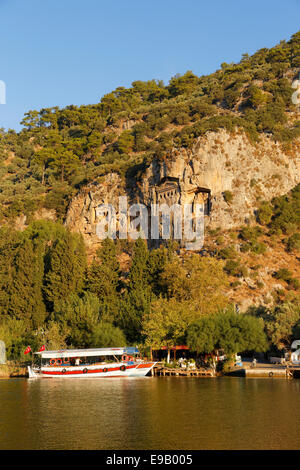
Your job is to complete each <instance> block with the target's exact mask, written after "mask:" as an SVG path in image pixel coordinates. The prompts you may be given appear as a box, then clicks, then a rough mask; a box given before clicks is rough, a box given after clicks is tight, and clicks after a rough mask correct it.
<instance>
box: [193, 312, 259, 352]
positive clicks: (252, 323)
mask: <svg viewBox="0 0 300 470" xmlns="http://www.w3.org/2000/svg"><path fill="white" fill-rule="evenodd" d="M187 344H188V345H189V346H190V348H191V349H193V350H195V351H197V352H200V353H214V352H215V351H216V350H218V349H222V350H224V352H225V354H228V355H231V354H235V353H237V352H244V351H256V352H263V351H266V350H267V347H268V342H267V337H266V334H265V332H264V323H263V321H262V320H260V319H257V318H254V317H252V316H250V315H244V314H241V315H238V314H236V313H231V312H224V313H218V314H215V315H210V316H203V317H201V318H199V319H198V320H197V321H196V322H195V323H194V324H192V325H191V326H190V327H189V328H188V331H187Z"/></svg>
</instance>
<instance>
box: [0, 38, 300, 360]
mask: <svg viewBox="0 0 300 470" xmlns="http://www.w3.org/2000/svg"><path fill="white" fill-rule="evenodd" d="M299 69H300V32H298V33H297V34H295V35H294V36H293V37H292V38H291V39H290V41H288V42H285V41H282V42H281V43H280V44H279V45H277V46H275V47H273V48H271V49H267V48H264V49H261V50H259V51H258V52H256V53H255V54H254V55H253V56H251V57H250V56H248V55H247V54H244V55H243V57H242V59H241V61H240V62H239V63H238V64H226V63H223V64H221V68H220V69H219V70H217V71H216V72H215V73H213V74H211V75H208V76H202V77H197V76H196V75H194V74H193V73H192V72H190V71H188V72H186V73H185V74H184V75H182V76H180V75H178V76H175V77H173V78H171V80H170V82H169V84H168V85H164V84H163V83H162V82H161V81H156V80H150V81H148V82H141V81H136V82H133V83H132V86H131V87H130V88H128V89H126V88H123V87H119V88H117V89H116V90H114V91H113V92H111V93H109V94H107V95H105V96H104V97H103V98H102V99H101V101H100V102H99V103H98V104H95V105H90V106H80V107H77V106H68V107H66V108H64V109H59V108H57V107H55V108H49V109H42V110H40V111H29V112H28V113H26V115H25V117H24V119H23V121H22V124H23V126H24V129H23V130H22V131H21V132H19V133H16V132H15V131H13V130H9V131H7V132H5V131H4V130H2V131H1V133H0V169H1V172H0V224H1V227H0V338H1V339H2V338H3V339H4V341H5V342H6V345H7V347H8V355H9V357H10V358H19V357H22V351H23V350H24V349H25V347H26V346H27V345H28V344H30V345H31V346H32V348H38V347H40V346H41V344H45V345H46V347H47V348H48V349H51V348H53V349H58V348H64V347H71V346H74V347H90V346H99V347H100V346H120V345H123V344H125V343H127V344H137V343H139V344H140V345H142V347H144V348H146V347H149V346H154V347H161V346H170V345H174V344H182V343H183V342H189V344H190V345H191V347H194V348H195V349H197V350H198V352H206V353H210V352H212V351H213V350H214V349H215V348H216V347H217V346H218V345H219V346H220V345H221V346H220V347H222V348H223V349H224V350H226V351H227V352H228V353H233V352H238V351H237V349H238V350H239V352H241V348H243V349H245V350H248V352H249V350H250V351H265V350H266V349H267V348H269V349H273V350H275V351H278V350H282V348H284V347H287V346H289V344H290V342H291V340H292V339H293V338H300V301H299V295H300V283H299V278H300V268H299V255H300V185H298V186H296V187H295V188H294V189H293V190H292V191H290V192H289V193H288V194H284V195H281V196H280V197H276V198H274V199H272V200H271V201H261V202H260V207H259V210H258V211H257V213H256V214H255V217H256V219H255V220H253V221H252V223H251V224H250V223H249V224H248V225H245V226H242V227H239V228H236V229H231V230H222V231H221V230H218V229H216V230H210V231H209V232H208V233H207V234H206V237H205V247H204V250H202V252H201V253H200V254H199V253H197V254H193V253H182V251H180V250H179V249H178V247H177V246H176V244H174V243H169V244H168V245H167V246H161V247H160V248H158V249H154V250H152V251H149V250H148V247H147V245H146V244H145V242H144V241H142V240H141V239H139V240H137V241H136V242H135V243H132V242H130V241H127V240H126V241H124V240H121V241H116V242H113V241H111V240H108V239H107V240H105V241H104V242H103V244H102V246H101V248H100V249H99V250H98V251H97V254H96V256H95V257H94V259H93V260H92V261H91V263H88V262H87V255H86V247H85V244H84V241H83V238H82V237H81V236H80V235H78V234H74V233H71V232H70V231H69V229H68V228H67V227H66V226H64V225H63V221H64V219H65V216H66V212H67V209H68V205H69V203H70V201H71V200H72V198H74V196H75V195H76V193H78V192H79V191H80V189H81V188H83V187H85V185H87V184H88V183H91V182H98V183H100V184H101V178H102V177H103V176H104V175H106V174H107V173H109V172H116V173H118V174H119V175H120V176H121V177H122V178H125V179H126V181H128V180H130V179H132V178H133V176H134V175H136V174H138V173H139V172H141V171H142V170H143V169H144V168H145V167H146V166H147V165H148V164H149V163H150V162H151V161H152V159H153V158H157V159H160V158H164V159H165V158H168V156H170V155H171V152H172V151H173V150H174V149H178V150H180V149H183V148H184V149H190V148H191V147H192V145H193V144H194V142H195V139H196V138H197V137H199V136H203V135H205V133H206V132H208V131H216V130H218V129H220V128H223V129H226V130H227V131H228V132H229V133H234V132H238V131H239V129H240V130H241V129H242V130H243V132H245V134H246V136H247V137H248V139H249V140H250V141H251V142H256V143H258V145H259V140H260V138H261V136H262V135H264V136H265V135H268V136H269V138H270V139H273V140H274V141H276V142H280V145H282V146H283V147H284V149H285V151H286V152H287V153H288V154H290V155H291V158H292V156H293V152H295V151H296V146H295V140H296V139H297V138H298V137H300V120H299V113H298V110H297V107H296V106H295V105H294V104H293V103H292V99H291V96H292V94H293V92H294V89H293V88H292V86H291V85H292V82H293V80H294V79H295V78H296V77H297V74H298V72H299ZM251 181H252V182H253V181H254V179H253V180H251ZM251 184H252V183H251ZM253 184H255V182H254V183H253ZM223 196H224V200H225V201H226V203H227V204H228V207H229V206H230V204H231V203H232V200H233V195H232V193H231V192H230V191H225V192H224V194H223ZM43 209H46V210H47V211H48V213H49V211H52V212H51V213H53V219H55V220H54V221H49V220H48V221H46V220H37V219H42V218H43V217H42V215H41V214H42V210H43ZM19 216H26V227H25V230H22V231H21V230H16V225H15V221H16V219H17V217H19ZM23 228H24V227H23ZM245 300H246V301H247V302H245ZM237 306H240V309H242V313H245V314H246V315H245V316H244V317H243V318H237V317H239V316H238V315H237V314H236V310H237ZM224 312H225V313H226V315H227V314H228V315H227V316H226V315H225V317H224ZM203 328H207V331H208V330H210V331H214V335H215V336H216V335H217V333H215V332H220V331H222V338H223V340H222V341H223V342H219V343H218V338H215V337H214V339H212V341H211V342H210V343H209V344H208V342H207V341H206V339H207V338H206V339H205V338H204V339H205V341H204V340H203V341H202V339H203V338H202V339H201V334H200V333H199V332H201V331H202V329H203ZM233 330H234V331H235V332H239V333H236V335H237V336H236V338H235V340H234V341H232V342H230V340H229V339H228V338H229V337H230V334H229V333H228V331H231V332H232V331H233ZM245 331H248V333H249V338H250V336H251V334H250V333H253V334H252V336H251V338H250V339H251V340H250V339H249V341H244V340H243V341H242V340H241V335H242V332H243V335H244V332H245ZM244 339H245V338H244Z"/></svg>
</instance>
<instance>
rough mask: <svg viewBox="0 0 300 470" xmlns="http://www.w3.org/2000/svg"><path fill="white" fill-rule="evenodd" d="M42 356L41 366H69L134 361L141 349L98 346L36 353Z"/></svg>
mask: <svg viewBox="0 0 300 470" xmlns="http://www.w3.org/2000/svg"><path fill="white" fill-rule="evenodd" d="M34 354H35V355H36V356H37V357H39V358H40V366H41V367H48V366H52V367H55V366H57V367H61V366H63V367H68V366H72V367H74V366H83V365H85V366H88V365H97V364H106V363H109V362H121V361H129V362H132V363H133V362H134V360H135V358H136V355H137V354H139V351H138V349H137V348H135V347H125V348H97V349H68V350H66V349H61V350H57V351H40V352H35V353H34Z"/></svg>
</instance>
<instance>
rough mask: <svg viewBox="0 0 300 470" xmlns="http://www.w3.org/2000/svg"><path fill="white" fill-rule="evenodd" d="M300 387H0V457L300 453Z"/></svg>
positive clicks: (144, 383) (94, 383)
mask: <svg viewBox="0 0 300 470" xmlns="http://www.w3.org/2000/svg"><path fill="white" fill-rule="evenodd" d="M299 448H300V380H285V379H250V378H248V379H247V378H242V377H241V378H237V377H235V378H202V379H201V378H196V377H195V378H192V377H191V378H184V377H145V378H126V379H124V378H122V379H117V378H115V379H109V378H107V379H102V380H101V379H84V380H83V379H82V380H79V379H68V380H64V379H37V380H27V379H8V380H5V379H2V380H0V449H116V450H121V449H136V450H140V449H149V450H153V449H157V450H162V449H165V450H168V449H181V450H184V449H189V450H195V449H299Z"/></svg>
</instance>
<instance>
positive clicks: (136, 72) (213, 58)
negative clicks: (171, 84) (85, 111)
mask: <svg viewBox="0 0 300 470" xmlns="http://www.w3.org/2000/svg"><path fill="white" fill-rule="evenodd" d="M299 17H300V1H299V0H285V2H283V1H282V0H259V1H258V0H250V1H248V2H245V1H241V0H226V1H224V0H210V1H206V0H185V1H184V0H151V2H150V1H148V2H146V1H143V0H128V1H125V0H110V1H103V0H85V1H79V0H0V44H1V46H2V47H1V61H0V80H3V81H5V83H6V87H7V90H6V91H7V93H6V104H5V105H3V104H0V127H5V128H6V129H7V128H14V129H17V130H18V129H20V125H19V123H20V121H21V120H22V117H23V115H24V113H25V112H26V111H28V110H30V109H41V108H43V107H50V106H60V107H64V106H66V105H68V104H77V105H80V104H91V103H96V102H98V101H99V100H100V98H101V96H103V95H104V94H105V93H108V92H109V91H111V90H113V89H115V88H116V87H117V86H125V87H127V86H130V84H131V83H132V82H133V81H134V80H150V79H152V78H156V79H162V80H164V82H165V83H167V82H168V81H169V79H170V78H171V77H172V76H173V75H175V74H176V73H184V72H185V71H186V70H192V71H193V72H194V73H196V74H197V75H203V74H208V73H211V72H214V71H215V70H216V69H217V68H219V67H220V64H221V63H222V62H237V61H239V60H240V58H241V55H242V54H243V53H245V52H248V53H249V54H252V53H253V52H255V51H256V50H257V49H260V48H262V47H272V46H273V45H275V44H276V43H278V42H279V41H280V40H281V39H289V38H290V36H291V35H292V34H294V33H295V32H297V31H298V30H299V29H300V23H299Z"/></svg>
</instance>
